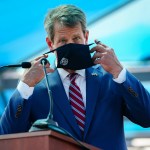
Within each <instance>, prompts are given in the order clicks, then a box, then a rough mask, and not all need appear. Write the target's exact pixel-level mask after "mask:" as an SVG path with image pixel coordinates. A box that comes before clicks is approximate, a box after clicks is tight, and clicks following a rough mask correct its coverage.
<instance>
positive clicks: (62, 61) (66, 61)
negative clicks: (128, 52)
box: [60, 57, 68, 66]
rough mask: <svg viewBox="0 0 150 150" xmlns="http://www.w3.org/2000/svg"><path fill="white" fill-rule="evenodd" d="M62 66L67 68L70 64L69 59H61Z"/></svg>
mask: <svg viewBox="0 0 150 150" xmlns="http://www.w3.org/2000/svg"><path fill="white" fill-rule="evenodd" d="M60 64H61V65H62V66H66V65H67V64H68V59H67V58H64V57H63V58H62V59H61V61H60Z"/></svg>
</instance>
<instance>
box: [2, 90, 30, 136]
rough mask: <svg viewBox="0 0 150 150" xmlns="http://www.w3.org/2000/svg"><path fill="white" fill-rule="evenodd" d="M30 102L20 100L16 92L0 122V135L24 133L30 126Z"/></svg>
mask: <svg viewBox="0 0 150 150" xmlns="http://www.w3.org/2000/svg"><path fill="white" fill-rule="evenodd" d="M30 103H31V101H28V100H24V99H22V97H21V95H20V94H19V92H18V91H17V90H16V91H15V93H14V94H13V96H12V98H11V99H10V101H9V103H8V105H7V107H6V108H5V111H4V113H3V115H2V117H1V120H0V134H10V133H18V132H26V131H28V130H29V127H30V126H31V123H30V118H29V114H30V107H31V104H30Z"/></svg>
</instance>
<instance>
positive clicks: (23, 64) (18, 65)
mask: <svg viewBox="0 0 150 150" xmlns="http://www.w3.org/2000/svg"><path fill="white" fill-rule="evenodd" d="M14 67H22V68H30V67H31V63H30V62H22V63H21V64H15V65H7V66H1V67H0V69H2V68H14Z"/></svg>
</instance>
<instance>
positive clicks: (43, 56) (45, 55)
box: [35, 54, 48, 61]
mask: <svg viewBox="0 0 150 150" xmlns="http://www.w3.org/2000/svg"><path fill="white" fill-rule="evenodd" d="M47 57H48V55H47V54H44V55H42V56H39V57H37V58H35V61H38V60H39V59H42V58H47Z"/></svg>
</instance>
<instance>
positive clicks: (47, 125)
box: [29, 58, 58, 132]
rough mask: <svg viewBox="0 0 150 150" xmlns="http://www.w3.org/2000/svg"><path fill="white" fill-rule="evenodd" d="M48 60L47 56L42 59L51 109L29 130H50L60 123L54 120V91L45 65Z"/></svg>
mask: <svg viewBox="0 0 150 150" xmlns="http://www.w3.org/2000/svg"><path fill="white" fill-rule="evenodd" d="M47 62H48V61H47V59H46V58H43V59H41V64H42V66H43V71H44V75H45V82H46V87H47V91H48V97H49V100H50V110H49V113H48V116H47V118H46V119H40V120H37V121H35V122H34V123H33V125H32V127H31V128H30V130H29V132H32V131H38V130H48V129H51V128H57V127H58V123H57V122H55V121H54V120H53V97H52V92H51V90H50V86H49V82H48V77H47V72H46V67H45V65H46V64H47Z"/></svg>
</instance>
